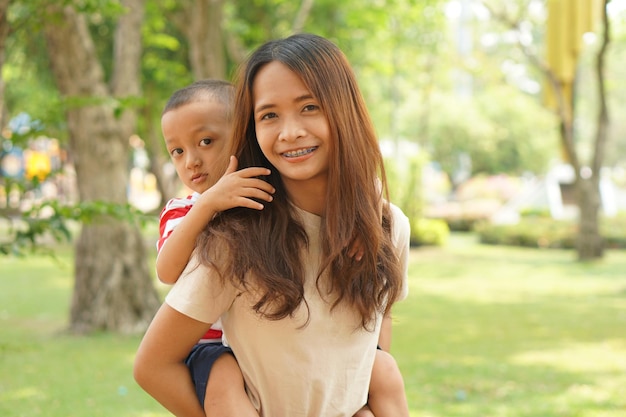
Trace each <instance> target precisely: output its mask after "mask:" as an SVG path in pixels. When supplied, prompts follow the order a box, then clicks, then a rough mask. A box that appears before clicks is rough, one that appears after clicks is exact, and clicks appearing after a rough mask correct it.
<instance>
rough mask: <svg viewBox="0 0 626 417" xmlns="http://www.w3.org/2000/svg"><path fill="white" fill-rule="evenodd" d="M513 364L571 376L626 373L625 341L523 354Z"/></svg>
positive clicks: (610, 341) (572, 345)
mask: <svg viewBox="0 0 626 417" xmlns="http://www.w3.org/2000/svg"><path fill="white" fill-rule="evenodd" d="M511 362H512V363H516V364H522V365H524V364H534V365H544V366H548V367H553V368H558V369H562V370H564V371H571V372H608V371H622V370H624V369H626V345H624V341H623V340H607V341H603V342H599V343H585V344H582V343H572V344H568V345H566V346H563V347H562V348H560V349H553V350H540V351H531V352H523V353H519V354H517V355H515V356H514V357H513V358H511Z"/></svg>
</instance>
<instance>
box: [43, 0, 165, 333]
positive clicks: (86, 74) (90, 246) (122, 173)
mask: <svg viewBox="0 0 626 417" xmlns="http://www.w3.org/2000/svg"><path fill="white" fill-rule="evenodd" d="M48 11H49V12H50V13H52V14H53V16H51V18H49V19H47V20H46V22H47V23H46V27H45V29H44V30H45V36H46V42H47V47H48V54H49V58H50V61H51V64H52V72H53V74H54V77H55V80H56V84H57V86H58V88H59V90H60V92H61V94H62V95H63V96H64V97H65V98H66V104H67V109H66V111H67V122H68V130H69V137H70V140H69V145H70V152H71V153H72V156H73V160H74V162H75V168H76V174H77V182H78V192H79V197H80V200H81V201H87V202H89V201H96V200H100V201H106V202H111V203H118V204H124V203H126V202H127V195H126V192H127V191H126V190H127V185H128V155H129V144H128V136H127V132H126V131H125V130H126V128H125V127H123V126H122V125H121V124H120V123H119V122H118V120H116V118H115V116H114V108H113V106H111V104H109V103H110V102H111V101H112V100H111V94H110V93H109V91H108V88H107V86H106V84H105V82H104V75H103V74H104V72H103V70H102V66H101V64H100V62H99V61H98V59H97V55H96V52H95V47H94V44H93V40H92V38H91V36H90V33H89V31H88V28H87V24H86V21H85V17H84V16H83V15H80V14H78V13H76V11H75V10H74V9H73V8H71V7H70V6H67V7H64V8H62V9H61V8H59V6H58V5H57V6H50V9H49V10H48ZM59 17H60V18H59ZM137 30H139V27H137ZM137 59H138V58H137ZM129 76H132V74H130V75H129ZM75 258H76V259H75V285H74V293H73V300H72V308H71V314H70V330H72V331H75V332H81V333H83V332H89V331H93V330H112V331H118V332H123V333H131V332H137V331H141V330H143V329H145V327H146V326H147V324H148V323H149V322H150V319H151V317H152V316H153V314H154V312H155V311H156V309H157V308H158V306H159V304H160V303H159V300H158V296H157V292H156V289H155V288H154V286H153V285H152V278H151V276H150V273H149V269H148V266H147V264H146V259H147V257H146V250H145V243H144V242H143V240H142V238H141V233H140V230H139V229H138V228H137V227H136V226H134V225H131V224H129V223H126V222H124V221H122V220H116V219H99V220H98V221H96V222H94V223H90V224H85V225H84V226H83V228H82V230H81V234H80V237H79V238H78V240H77V242H76V254H75Z"/></svg>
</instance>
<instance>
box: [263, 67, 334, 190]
mask: <svg viewBox="0 0 626 417" xmlns="http://www.w3.org/2000/svg"><path fill="white" fill-rule="evenodd" d="M252 95H253V111H254V122H255V128H256V136H257V141H258V143H259V147H260V148H261V151H262V152H263V154H264V155H265V157H266V158H267V159H268V160H269V162H270V163H271V164H272V165H273V166H274V167H275V168H276V169H277V170H278V172H279V173H280V175H281V177H282V180H283V183H284V185H285V187H286V188H287V189H288V190H289V188H291V187H293V186H296V187H297V186H301V185H305V183H306V185H307V187H308V186H310V185H311V184H310V183H311V182H316V181H317V182H319V183H320V184H323V185H324V186H325V184H326V181H327V177H328V165H329V163H328V158H329V154H330V146H331V140H330V128H329V126H328V119H327V118H326V116H325V114H324V111H323V110H322V108H321V107H320V104H319V102H318V100H317V98H316V97H314V96H313V94H312V93H311V91H309V89H308V88H307V87H306V86H305V84H304V82H303V81H302V79H301V78H300V77H299V76H298V75H297V74H296V73H295V72H293V71H292V70H290V69H289V68H288V67H287V66H285V65H284V64H283V63H281V62H278V61H272V62H270V63H268V64H265V65H264V66H263V67H261V69H260V70H259V71H258V72H257V74H256V77H255V79H254V82H253V86H252Z"/></svg>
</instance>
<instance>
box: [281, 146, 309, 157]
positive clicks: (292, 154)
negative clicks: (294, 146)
mask: <svg viewBox="0 0 626 417" xmlns="http://www.w3.org/2000/svg"><path fill="white" fill-rule="evenodd" d="M316 149H317V146H313V147H310V148H303V149H298V150H295V151H289V152H284V153H283V154H282V156H284V157H285V158H297V157H299V156H304V155H308V154H310V153H311V152H313V151H314V150H316Z"/></svg>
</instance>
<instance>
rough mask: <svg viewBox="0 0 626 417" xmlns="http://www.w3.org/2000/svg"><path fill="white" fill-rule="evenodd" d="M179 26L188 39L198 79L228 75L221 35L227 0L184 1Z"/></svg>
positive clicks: (194, 72) (193, 67) (223, 77)
mask: <svg viewBox="0 0 626 417" xmlns="http://www.w3.org/2000/svg"><path fill="white" fill-rule="evenodd" d="M184 7H185V16H186V18H184V19H183V20H182V21H181V22H180V24H181V27H180V29H181V30H182V31H183V33H184V34H185V35H186V38H187V42H189V61H190V63H191V71H192V72H193V77H194V79H196V80H201V79H204V78H219V79H225V77H226V55H225V48H224V41H223V39H222V16H223V9H224V0H194V1H191V2H186V3H185V6H184Z"/></svg>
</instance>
